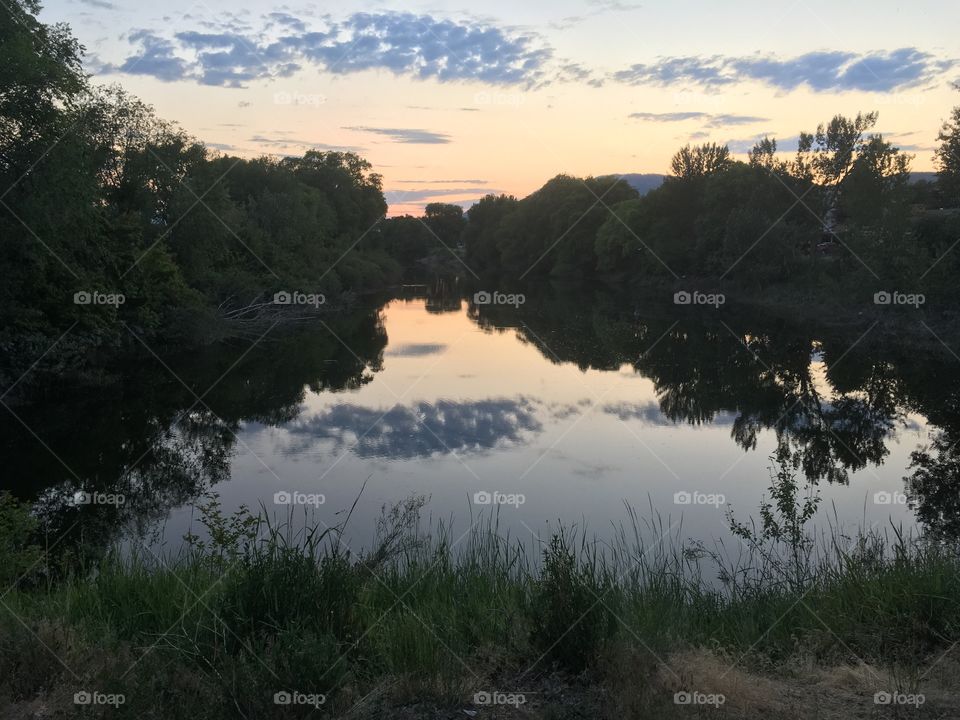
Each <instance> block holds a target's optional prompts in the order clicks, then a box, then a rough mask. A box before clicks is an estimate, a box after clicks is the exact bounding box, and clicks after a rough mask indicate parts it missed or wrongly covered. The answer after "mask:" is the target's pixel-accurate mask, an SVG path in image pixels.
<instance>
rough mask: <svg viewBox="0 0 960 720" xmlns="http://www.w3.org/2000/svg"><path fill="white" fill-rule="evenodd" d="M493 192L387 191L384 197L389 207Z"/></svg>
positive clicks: (432, 189)
mask: <svg viewBox="0 0 960 720" xmlns="http://www.w3.org/2000/svg"><path fill="white" fill-rule="evenodd" d="M493 192H494V191H493V190H491V189H490V188H425V189H422V190H387V191H386V192H385V193H384V196H385V197H386V198H387V203H388V204H389V205H406V204H409V203H414V202H419V201H423V200H430V199H432V198H442V197H452V196H453V197H455V196H458V195H469V196H471V197H483V196H484V195H488V194H490V193H493Z"/></svg>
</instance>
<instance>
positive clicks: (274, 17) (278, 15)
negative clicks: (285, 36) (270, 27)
mask: <svg viewBox="0 0 960 720" xmlns="http://www.w3.org/2000/svg"><path fill="white" fill-rule="evenodd" d="M267 19H268V20H269V21H270V22H272V23H274V24H276V25H282V26H284V27H288V28H291V29H293V30H296V31H298V32H306V31H307V26H306V24H305V23H304V22H303V20H301V19H300V18H298V17H294V16H293V15H290V14H289V13H285V12H272V13H268V14H267Z"/></svg>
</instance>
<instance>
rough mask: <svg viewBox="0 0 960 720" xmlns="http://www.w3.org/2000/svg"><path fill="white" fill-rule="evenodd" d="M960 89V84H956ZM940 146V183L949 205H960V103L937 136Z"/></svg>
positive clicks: (938, 164) (938, 168)
mask: <svg viewBox="0 0 960 720" xmlns="http://www.w3.org/2000/svg"><path fill="white" fill-rule="evenodd" d="M955 87H956V88H957V89H958V90H960V84H958V85H955ZM937 140H939V141H940V147H938V148H937V152H936V155H935V159H936V163H937V170H938V171H939V184H940V189H941V192H942V194H943V199H944V203H945V204H946V206H947V207H958V206H960V105H958V106H956V107H955V108H953V110H952V111H951V112H950V119H949V120H947V121H946V122H944V124H943V127H942V128H941V130H940V134H939V135H938V136H937Z"/></svg>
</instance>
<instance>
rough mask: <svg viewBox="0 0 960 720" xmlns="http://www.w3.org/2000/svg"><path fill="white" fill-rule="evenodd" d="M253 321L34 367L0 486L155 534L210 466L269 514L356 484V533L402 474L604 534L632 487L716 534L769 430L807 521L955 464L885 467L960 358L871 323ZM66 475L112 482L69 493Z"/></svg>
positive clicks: (230, 488) (338, 502)
mask: <svg viewBox="0 0 960 720" xmlns="http://www.w3.org/2000/svg"><path fill="white" fill-rule="evenodd" d="M467 297H468V298H472V296H471V295H468V296H467ZM252 342H253V338H251V339H250V340H245V341H239V342H234V343H231V344H229V345H226V346H219V347H214V348H209V349H208V350H206V351H204V352H203V353H199V354H191V355H189V356H187V357H178V356H177V355H176V354H174V353H170V352H165V351H162V350H157V351H156V353H157V355H158V356H159V357H160V358H162V360H163V364H161V362H160V360H158V359H157V358H156V357H153V356H152V355H151V354H146V353H145V354H144V356H143V357H142V358H140V359H138V361H137V362H133V363H126V364H125V365H124V366H122V367H105V368H104V370H103V372H102V375H100V376H98V377H97V378H94V379H93V380H95V382H96V385H97V387H96V389H91V388H90V384H89V382H88V383H87V384H86V385H85V386H84V388H85V389H81V387H80V386H77V385H75V384H71V385H70V386H69V387H54V386H51V387H48V388H47V391H46V393H45V395H44V396H41V397H37V398H35V399H34V400H33V401H32V402H31V403H28V404H25V405H22V406H19V407H18V409H17V412H18V415H19V417H20V420H22V421H23V422H20V420H15V419H13V418H11V417H6V418H4V421H3V422H4V425H3V427H2V430H3V437H4V438H5V443H6V444H7V448H6V450H7V452H6V453H5V457H7V458H8V459H9V463H8V470H12V471H13V472H12V473H10V474H8V476H7V477H8V480H7V481H6V484H7V486H8V487H11V488H12V489H13V490H14V491H15V492H16V493H17V494H19V495H21V496H23V497H28V498H30V499H31V500H33V501H34V502H35V503H36V505H37V508H38V510H39V511H40V512H42V513H43V514H44V515H45V517H46V518H47V519H48V521H49V522H50V523H51V525H52V528H53V531H54V532H57V531H59V532H63V531H68V534H72V535H77V534H78V533H83V534H84V537H85V539H87V540H90V539H91V538H97V539H102V540H103V541H104V542H106V541H107V540H109V539H110V538H112V537H116V536H117V535H118V534H119V533H120V531H121V528H124V529H127V530H130V529H131V528H133V529H134V530H136V531H146V530H153V531H155V532H159V537H160V541H161V542H164V543H165V544H166V547H167V548H168V549H172V548H175V547H176V546H177V545H178V544H179V542H180V538H181V537H182V535H183V534H184V533H185V532H187V530H188V529H190V528H191V517H192V516H193V515H194V514H195V513H194V510H193V507H192V505H193V501H194V500H195V498H196V497H197V496H198V495H199V494H200V493H201V492H203V491H204V490H205V489H207V488H212V489H213V490H214V491H215V492H216V493H218V494H219V496H220V498H221V501H222V503H223V505H224V508H225V510H227V511H232V510H233V509H235V508H236V507H237V506H239V505H240V504H246V505H248V506H250V507H253V508H256V507H258V506H259V505H261V504H263V505H264V506H265V507H266V509H267V511H268V512H269V513H271V514H274V515H276V516H278V517H281V516H282V517H285V516H287V514H288V512H289V510H290V508H291V505H289V504H284V502H285V501H287V500H288V499H290V500H292V501H293V503H294V505H293V507H294V508H295V510H296V513H295V516H296V517H297V518H298V522H300V521H302V519H303V515H304V514H307V515H309V516H310V517H311V518H312V519H314V520H316V521H319V522H323V523H328V524H331V525H332V524H335V523H337V522H339V521H340V519H342V517H343V511H344V510H346V509H348V508H349V507H350V506H351V505H352V503H353V502H354V500H356V498H357V496H358V493H359V491H360V488H361V486H362V485H363V484H364V482H366V487H365V490H364V492H363V494H362V495H361V496H360V499H359V502H358V504H357V508H356V510H355V511H354V514H353V517H352V519H351V521H350V526H349V530H348V533H347V536H346V540H347V542H348V543H349V544H350V546H351V547H352V548H354V549H356V550H359V549H360V548H362V547H363V546H364V545H365V544H367V543H368V541H369V540H370V538H371V537H372V534H373V531H374V527H375V520H376V518H377V516H378V515H379V512H380V508H381V507H382V506H383V505H384V504H390V503H393V502H395V501H398V500H402V499H403V498H405V497H408V496H410V495H413V494H422V495H426V496H429V498H430V500H429V504H428V506H427V507H428V510H429V512H430V514H431V515H432V516H433V517H434V518H442V519H444V520H449V521H450V522H452V523H453V526H454V529H455V531H458V532H455V537H456V535H457V534H459V532H462V531H465V530H467V529H468V528H469V527H470V525H471V522H472V521H476V520H477V519H478V518H480V517H484V516H485V515H487V514H489V513H490V512H491V511H492V510H493V509H494V508H498V509H499V513H500V525H501V529H503V530H504V531H508V530H509V532H510V533H511V534H512V535H514V536H516V537H518V538H520V539H521V540H523V539H530V540H532V539H533V538H534V537H536V536H545V535H548V534H549V532H550V531H551V528H556V527H557V523H558V521H560V522H562V523H564V524H576V525H577V526H578V527H581V528H582V527H586V528H587V530H588V531H589V532H595V533H597V534H598V535H601V536H602V535H604V534H605V533H608V532H609V531H610V528H611V523H620V522H621V521H625V520H626V513H625V511H624V503H625V502H627V503H630V504H632V505H634V506H637V507H638V508H639V509H640V511H641V514H649V510H648V508H649V506H651V505H652V507H653V509H654V510H656V511H658V512H659V513H661V514H662V515H663V516H664V520H665V523H666V525H667V526H672V527H674V528H676V524H677V523H679V522H680V520H681V517H682V523H683V529H682V531H681V532H682V534H683V536H685V537H689V538H694V539H699V540H710V539H712V538H718V537H723V536H726V535H727V530H726V527H727V522H726V519H725V512H726V509H727V507H728V506H730V507H732V508H733V509H734V511H735V512H736V513H737V515H738V517H741V518H743V517H746V516H747V515H749V514H751V513H752V514H756V510H757V507H758V505H759V503H760V501H761V497H762V496H763V495H764V493H765V492H766V488H767V486H768V484H769V478H770V475H769V467H770V466H771V460H770V456H771V455H772V454H773V453H774V452H775V451H777V449H778V448H780V449H781V451H782V452H784V453H787V454H788V455H789V457H790V458H792V459H793V460H794V461H795V462H797V463H798V464H799V467H800V468H801V473H805V474H806V475H807V476H808V477H810V478H812V479H814V480H816V481H817V482H818V483H819V489H820V492H821V494H822V497H823V498H824V502H823V505H822V512H821V516H820V518H819V521H820V522H821V523H824V522H826V519H827V518H826V515H827V514H829V516H830V517H831V518H833V516H834V513H836V517H837V518H838V520H839V522H840V523H841V524H843V525H846V526H855V525H862V524H867V525H869V524H875V523H879V524H881V525H885V524H886V523H887V521H888V519H891V518H892V519H893V520H894V522H896V523H902V524H903V525H904V526H912V525H913V524H914V523H915V522H917V513H918V512H919V513H920V515H921V516H922V518H923V519H924V520H925V521H927V522H929V523H933V524H940V525H944V526H949V525H951V523H955V521H954V520H953V519H952V518H954V517H956V510H957V504H958V503H957V501H956V500H955V499H954V497H955V496H957V491H956V488H955V487H953V488H950V487H947V488H942V490H943V491H942V492H937V493H933V492H927V493H926V495H924V496H922V497H921V496H919V495H917V494H916V493H914V496H913V497H908V495H910V492H911V488H910V487H909V484H908V483H906V482H905V479H904V478H905V476H907V475H909V474H910V472H911V470H910V468H909V466H910V464H911V458H910V454H911V452H912V451H914V450H916V449H918V447H921V446H924V445H926V444H928V443H929V442H930V440H931V439H933V438H935V437H937V435H938V434H939V433H945V434H946V437H948V438H949V437H952V435H953V433H954V432H955V431H954V430H953V428H954V427H956V426H957V425H958V424H960V423H957V422H956V420H957V417H956V416H957V413H956V408H957V404H956V402H955V399H956V396H957V395H956V393H957V391H958V389H960V383H958V381H957V377H958V374H957V372H956V365H957V361H956V360H955V359H954V358H952V357H951V356H950V355H949V354H947V353H946V351H944V350H943V349H942V347H941V348H940V350H939V351H938V350H937V348H936V347H929V348H924V347H920V346H919V345H918V344H914V343H905V342H903V340H902V338H898V337H896V336H892V337H891V336H889V335H888V334H886V333H885V332H884V331H883V330H882V328H873V329H870V326H869V324H868V325H866V326H864V327H859V328H853V329H836V328H833V329H830V328H823V327H815V326H810V324H805V323H802V322H790V321H785V320H782V319H780V320H778V319H770V318H762V317H758V316H756V315H755V314H751V313H744V312H739V313H738V312H736V311H734V310H732V309H729V308H721V309H719V310H715V309H712V308H681V309H679V310H678V309H677V308H676V307H674V306H672V305H671V306H669V307H663V308H652V307H649V306H647V305H645V304H643V303H640V302H629V301H623V300H622V299H620V300H616V299H613V298H609V297H605V296H602V295H590V296H584V295H582V294H581V295H578V294H575V293H564V292H561V291H553V292H543V293H542V294H533V295H528V296H527V301H526V303H525V304H524V305H522V306H520V307H512V306H497V307H494V306H480V307H477V306H475V305H473V304H472V302H471V301H470V300H468V299H462V298H461V293H458V292H456V291H452V292H450V291H447V292H443V293H440V292H438V293H436V294H435V295H431V296H430V297H408V298H394V299H391V300H389V301H386V302H385V303H384V304H382V305H380V304H378V305H376V306H371V307H367V308H361V309H358V310H357V311H355V312H351V313H349V314H343V315H340V316H335V317H334V316H324V320H323V322H322V323H311V324H310V325H308V326H303V327H300V328H298V329H296V330H284V331H282V332H281V331H279V330H274V331H271V333H269V334H268V335H267V337H265V338H264V339H263V340H261V341H260V342H258V343H256V344H255V345H253V346H252V349H251V343H252ZM164 365H166V367H165V366H164ZM87 380H88V381H90V380H91V379H90V378H87ZM28 428H29V429H28ZM958 437H960V436H958ZM78 489H84V490H86V491H88V492H107V493H109V492H113V493H123V494H124V496H125V502H124V504H123V505H122V506H120V507H114V506H110V505H101V504H98V502H99V501H96V502H94V503H93V504H89V505H79V506H78V505H77V504H76V502H75V501H74V494H75V492H76V491H77V490H78ZM927 490H928V491H929V487H928V488H927ZM488 498H489V499H492V500H493V502H492V503H490V504H487V500H488ZM101 499H102V498H101ZM321 499H322V502H321ZM278 501H279V502H278ZM298 503H302V505H299V504H298ZM158 528H159V531H158ZM193 529H194V530H197V528H196V524H195V523H194V526H193Z"/></svg>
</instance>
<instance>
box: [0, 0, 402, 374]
mask: <svg viewBox="0 0 960 720" xmlns="http://www.w3.org/2000/svg"><path fill="white" fill-rule="evenodd" d="M37 11H38V6H37V4H36V3H34V2H32V1H31V2H24V1H23V0H17V1H15V2H13V3H12V4H11V3H5V4H4V5H3V7H2V8H0V17H2V20H3V22H2V25H0V32H2V37H0V81H2V87H3V88H4V89H3V91H2V92H0V187H2V188H3V189H4V197H3V204H2V205H0V272H2V273H3V275H4V278H5V282H4V283H3V287H2V289H0V326H2V328H3V330H2V331H0V344H2V345H4V346H5V347H6V348H7V350H8V351H9V352H8V353H5V360H7V361H8V362H9V363H10V364H11V365H12V366H13V367H11V368H7V367H4V368H0V373H2V372H3V371H6V372H9V373H11V374H13V375H16V374H18V371H17V367H19V368H20V371H21V372H22V370H23V369H25V366H27V365H29V363H31V362H33V360H35V359H36V357H35V356H33V357H29V356H28V357H24V356H23V352H24V350H23V349H24V348H27V347H33V346H36V345H39V346H44V345H46V346H47V347H49V345H50V344H51V343H52V342H53V341H54V340H55V339H56V338H57V337H58V336H60V335H61V334H63V332H64V330H66V329H67V328H68V327H73V330H72V331H71V332H72V334H73V336H74V338H77V339H80V342H76V343H74V346H73V347H74V350H76V351H77V352H78V355H79V356H80V357H78V358H77V360H78V364H82V361H83V358H82V355H83V350H84V349H88V348H89V347H90V346H94V345H97V344H110V345H118V344H119V343H121V342H125V341H127V340H129V336H128V335H127V333H126V331H125V330H124V329H123V327H122V324H126V325H127V326H128V327H130V328H131V329H133V330H134V331H135V332H137V333H138V334H139V335H141V336H145V337H147V338H148V339H154V340H162V341H165V342H178V343H180V342H185V341H186V342H189V343H195V342H199V341H200V340H202V339H203V338H204V337H205V336H209V335H211V334H213V335H217V334H222V333H210V328H211V326H212V325H213V324H214V323H216V322H217V321H218V320H219V321H220V322H221V324H223V325H226V324H227V321H226V318H225V317H223V313H224V311H225V310H227V311H229V310H230V309H233V308H237V307H245V306H247V305H249V304H251V303H253V302H255V301H257V300H258V299H262V297H264V296H268V297H269V296H270V295H271V294H272V293H275V292H277V291H279V290H286V291H288V292H289V291H295V290H296V291H304V292H313V293H317V292H322V293H325V294H328V295H339V294H341V293H345V292H348V291H354V290H363V289H369V288H373V287H381V286H382V285H384V284H386V283H387V282H390V281H391V280H393V279H395V278H396V277H397V276H398V274H399V267H398V265H397V262H396V260H395V259H394V258H392V257H390V256H389V254H388V252H387V251H386V250H384V248H383V247H382V246H380V247H378V246H377V245H376V243H375V242H373V241H372V239H370V240H368V239H367V236H368V235H369V233H370V232H371V231H372V230H373V229H374V227H375V226H376V225H377V223H378V222H380V221H381V220H382V218H383V216H384V214H385V213H386V209H387V207H386V202H385V200H384V197H383V192H382V180H381V178H380V176H379V175H378V174H376V173H374V172H372V168H371V165H370V164H369V163H368V162H367V161H366V160H364V159H362V158H360V157H358V156H357V155H355V154H353V153H341V152H320V151H316V150H310V151H308V152H306V153H305V154H304V155H303V156H302V157H292V158H284V159H282V160H273V159H269V158H260V159H256V160H241V159H239V158H234V157H224V156H220V155H217V154H216V153H213V152H211V151H210V150H208V149H207V148H206V147H205V146H204V145H203V144H202V143H200V142H198V141H197V140H195V139H193V138H191V137H189V136H188V135H187V134H186V133H184V132H183V131H182V130H180V129H179V128H178V127H176V126H175V125H172V124H170V123H167V122H164V121H163V120H160V119H158V118H157V117H156V115H155V114H154V112H153V109H152V108H150V107H149V106H147V105H145V104H144V103H142V102H140V101H139V100H137V99H136V98H133V97H131V96H129V95H127V94H126V93H125V92H123V91H122V90H121V89H119V88H117V87H106V88H101V87H94V86H92V85H90V84H89V82H88V81H87V79H86V78H85V76H84V75H83V74H82V72H81V68H80V47H79V45H78V44H77V42H76V41H75V40H74V39H73V38H72V37H71V36H70V33H69V30H68V29H67V28H66V27H63V26H47V25H44V24H43V23H40V22H39V21H38V20H37V19H36V17H35V14H36V12H37ZM347 255H349V257H346V256H347ZM95 292H99V293H102V294H105V295H107V294H109V295H112V296H123V297H124V302H123V303H122V304H109V305H96V304H89V305H78V304H76V303H75V302H74V294H75V293H95ZM333 299H334V300H335V298H333Z"/></svg>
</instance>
